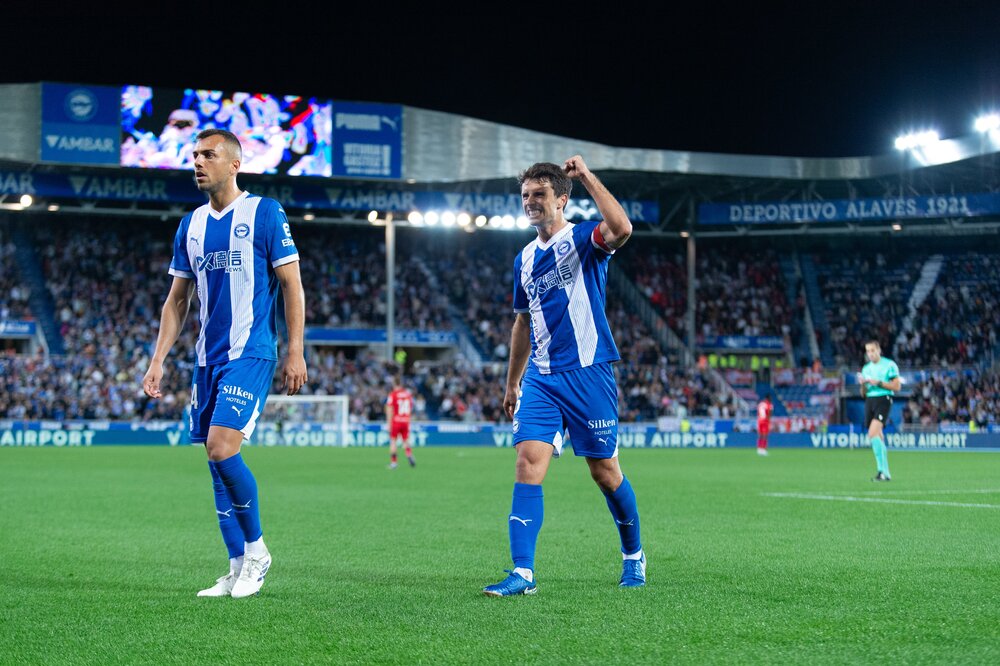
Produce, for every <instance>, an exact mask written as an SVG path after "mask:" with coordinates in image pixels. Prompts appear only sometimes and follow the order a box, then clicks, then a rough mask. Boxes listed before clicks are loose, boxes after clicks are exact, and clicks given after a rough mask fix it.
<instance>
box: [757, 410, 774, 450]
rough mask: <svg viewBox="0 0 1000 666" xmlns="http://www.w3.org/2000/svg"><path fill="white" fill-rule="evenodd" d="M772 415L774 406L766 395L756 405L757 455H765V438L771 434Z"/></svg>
mask: <svg viewBox="0 0 1000 666" xmlns="http://www.w3.org/2000/svg"><path fill="white" fill-rule="evenodd" d="M773 413H774V405H773V404H772V403H771V396H769V395H766V396H764V399H763V400H761V401H760V402H759V403H757V455H761V456H766V455H767V436H768V434H769V433H770V432H771V414H773Z"/></svg>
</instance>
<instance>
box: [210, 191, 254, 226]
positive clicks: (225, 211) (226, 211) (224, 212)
mask: <svg viewBox="0 0 1000 666" xmlns="http://www.w3.org/2000/svg"><path fill="white" fill-rule="evenodd" d="M247 194H249V193H248V192H247V191H246V190H244V191H243V192H241V193H240V196H238V197H236V198H235V199H233V200H232V202H231V203H230V204H229V205H228V206H226V207H225V208H223V209H222V212H221V213H217V212H216V211H215V209H214V208H212V204H210V203H208V204H205V205H206V206H208V214H209V215H211V216H212V217H213V218H214V219H216V220H221V219H222V218H224V217H225V216H226V215H228V214H229V211H231V210H232V209H233V208H236V204H238V203H239V202H240V201H242V200H243V198H244V197H246V195H247Z"/></svg>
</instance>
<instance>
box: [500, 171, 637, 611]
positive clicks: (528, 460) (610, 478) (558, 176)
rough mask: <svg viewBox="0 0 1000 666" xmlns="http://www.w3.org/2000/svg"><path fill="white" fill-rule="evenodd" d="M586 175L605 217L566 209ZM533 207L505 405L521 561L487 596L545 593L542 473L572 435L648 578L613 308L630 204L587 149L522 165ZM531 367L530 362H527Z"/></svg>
mask: <svg viewBox="0 0 1000 666" xmlns="http://www.w3.org/2000/svg"><path fill="white" fill-rule="evenodd" d="M574 178H575V179H578V180H579V181H580V182H581V183H582V184H583V186H584V187H585V188H586V189H587V192H588V193H589V194H590V196H591V197H592V198H593V199H594V203H595V204H596V205H597V209H598V210H599V211H600V213H601V216H602V217H603V218H604V219H603V221H601V222H585V223H581V224H572V223H570V222H568V221H567V220H566V217H565V214H564V211H565V208H566V204H567V202H568V201H569V195H570V191H571V189H572V186H573V181H572V179H574ZM519 182H520V185H521V200H522V205H523V208H524V214H525V215H526V216H527V217H528V220H529V221H530V223H531V224H532V226H534V227H535V230H536V232H537V234H538V236H537V238H536V239H535V240H534V241H532V242H531V243H529V244H528V245H527V246H526V247H525V248H524V250H522V251H521V253H520V254H518V255H517V257H515V259H514V311H515V312H516V313H517V315H516V318H515V320H514V329H513V331H512V332H511V343H510V365H509V368H508V371H507V391H506V395H505V396H504V408H505V409H506V411H507V415H508V416H510V417H511V418H512V420H513V430H514V446H515V447H517V466H516V471H515V483H514V494H513V501H512V503H511V512H510V515H509V516H508V520H507V525H508V531H509V536H510V551H511V557H512V559H513V560H514V569H513V570H512V571H510V572H509V574H510V575H509V576H508V577H507V578H506V579H505V580H503V581H501V582H499V583H497V584H495V585H490V586H488V587H486V588H485V589H484V590H483V592H484V593H485V594H487V595H491V596H498V597H505V596H511V595H516V594H534V593H535V592H536V591H537V589H538V588H537V585H536V582H535V576H534V565H535V544H536V542H537V539H538V531H539V529H540V528H541V526H542V516H543V501H542V485H541V484H542V481H543V480H544V479H545V474H546V472H547V471H548V468H549V463H550V462H551V460H552V457H553V456H557V457H558V456H559V455H560V454H561V453H562V446H563V438H564V436H565V434H566V433H568V434H569V438H570V440H571V442H572V444H573V453H574V454H575V455H578V456H584V457H585V458H586V460H587V465H588V466H589V467H590V474H591V476H592V477H593V479H594V481H595V482H596V483H597V485H598V487H599V488H600V489H601V492H602V493H604V496H605V499H606V500H607V504H608V508H609V509H610V510H611V515H612V517H613V518H614V520H615V523H616V525H617V526H618V532H619V536H620V538H621V544H622V556H623V558H624V561H623V565H622V576H621V579H620V581H619V584H620V585H621V586H623V587H640V586H642V585H645V583H646V557H645V555H644V554H643V551H642V542H641V539H640V537H639V512H638V509H637V508H636V501H635V493H634V492H633V491H632V486H631V484H629V481H628V479H627V478H625V476H624V475H623V474H622V471H621V467H620V466H619V464H618V388H617V386H616V384H615V376H614V372H613V370H612V368H611V364H612V363H613V362H614V361H617V360H619V356H618V349H617V347H616V346H615V341H614V338H612V337H611V329H610V327H609V326H608V320H607V317H606V316H605V313H604V310H605V287H606V283H607V277H608V261H610V259H611V256H612V255H613V254H614V253H615V252H616V250H618V249H619V248H620V247H621V246H622V245H624V244H625V242H626V241H627V240H628V238H629V236H630V235H631V234H632V223H631V222H630V221H629V219H628V216H627V215H626V214H625V210H624V209H623V208H622V206H621V204H619V203H618V201H617V200H616V199H615V198H614V196H612V194H611V193H610V192H609V191H608V190H607V188H605V187H604V185H603V184H602V183H601V181H600V180H598V178H597V176H595V175H594V174H593V173H592V172H591V171H590V170H589V169H588V168H587V165H586V164H585V163H584V161H583V158H582V157H580V156H579V155H576V156H574V157H571V158H570V159H568V160H566V163H565V165H564V166H563V167H562V168H560V167H559V166H558V165H556V164H551V163H539V164H535V165H534V166H532V167H531V168H529V169H528V170H527V171H525V172H524V173H522V174H521V176H520V178H519ZM526 368H527V371H525V369H526Z"/></svg>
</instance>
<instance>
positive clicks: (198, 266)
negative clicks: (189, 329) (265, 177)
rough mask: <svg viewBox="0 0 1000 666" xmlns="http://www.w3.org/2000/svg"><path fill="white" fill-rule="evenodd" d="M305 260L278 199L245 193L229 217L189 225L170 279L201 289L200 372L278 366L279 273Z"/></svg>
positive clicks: (196, 215) (203, 216) (181, 233)
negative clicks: (263, 362)
mask: <svg viewBox="0 0 1000 666" xmlns="http://www.w3.org/2000/svg"><path fill="white" fill-rule="evenodd" d="M298 260H299V253H298V250H297V249H296V247H295V241H293V240H292V232H291V230H290V228H289V226H288V218H287V217H286V216H285V211H284V210H283V209H282V208H281V204H279V203H278V202H277V201H275V200H274V199H265V198H263V197H259V196H257V195H254V194H249V193H247V192H243V193H242V194H241V195H240V196H238V197H237V198H236V200H235V201H233V202H232V203H231V204H229V205H228V206H227V207H226V209H225V210H224V211H222V212H216V211H214V210H212V207H211V206H210V205H209V204H205V205H204V206H202V207H200V208H198V209H197V210H195V211H194V212H193V213H191V214H189V215H187V216H185V217H184V219H183V220H181V224H180V226H179V227H178V229H177V236H176V237H175V238H174V257H173V259H172V260H171V262H170V271H169V272H170V274H171V275H173V276H175V277H182V278H189V279H193V280H194V281H195V285H196V287H197V292H198V301H199V303H200V306H201V309H200V312H199V318H200V320H201V332H200V333H199V335H198V342H197V344H196V345H195V352H196V354H197V357H198V365H199V366H206V365H215V364H217V363H227V362H229V361H232V360H235V359H238V358H260V359H269V360H277V359H278V333H277V330H276V327H275V311H276V310H275V306H276V299H277V295H278V278H277V276H276V275H275V273H274V269H275V268H276V267H278V266H283V265H284V264H288V263H291V262H293V261H298Z"/></svg>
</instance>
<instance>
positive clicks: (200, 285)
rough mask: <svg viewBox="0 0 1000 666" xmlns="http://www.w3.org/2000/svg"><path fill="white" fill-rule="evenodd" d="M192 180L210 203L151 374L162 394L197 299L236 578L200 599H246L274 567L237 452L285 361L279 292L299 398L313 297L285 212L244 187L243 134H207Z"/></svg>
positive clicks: (191, 230) (210, 437) (154, 393)
mask: <svg viewBox="0 0 1000 666" xmlns="http://www.w3.org/2000/svg"><path fill="white" fill-rule="evenodd" d="M197 138H198V142H197V143H196V144H195V148H194V171H195V182H196V184H197V186H198V189H199V190H201V191H202V192H205V193H206V194H208V203H207V204H205V205H204V206H201V207H200V208H198V209H197V210H195V211H194V212H193V213H191V214H190V215H187V216H186V217H184V219H183V220H181V223H180V227H179V228H178V229H177V235H176V237H175V239H174V256H173V260H172V261H171V262H170V271H169V272H170V274H171V275H172V276H173V283H172V284H171V286H170V293H169V294H168V295H167V300H166V302H165V303H164V304H163V311H162V313H161V315H160V332H159V334H158V336H157V339H156V348H155V350H154V352H153V357H152V359H151V360H150V364H149V370H148V371H147V372H146V376H145V378H144V379H143V389H144V390H145V392H146V394H147V395H148V396H150V397H151V398H159V397H160V396H161V391H160V382H161V381H162V379H163V361H164V359H165V358H166V356H167V354H168V353H169V352H170V349H171V347H173V345H174V342H176V341H177V336H178V335H179V334H180V332H181V330H182V329H183V326H184V320H185V319H186V318H187V314H188V310H189V309H190V307H191V297H192V296H193V295H194V293H195V291H197V294H198V302H199V307H200V313H199V314H200V321H201V332H200V334H199V336H198V342H197V345H196V348H195V349H196V353H197V364H196V368H195V374H194V386H192V388H191V439H192V441H194V442H202V443H204V444H205V450H206V451H207V453H208V467H209V470H210V471H211V473H212V482H213V488H214V491H215V508H216V513H217V514H218V517H219V527H220V529H221V530H222V538H223V541H224V542H225V544H226V547H227V549H228V551H229V560H230V568H229V573H228V574H227V575H225V576H223V577H221V578H219V579H218V581H217V582H216V584H215V585H214V586H212V587H210V588H208V589H205V590H202V591H201V592H199V593H198V596H205V597H222V596H233V597H247V596H250V595H252V594H256V593H257V592H259V591H260V588H261V585H263V583H264V576H265V574H267V571H268V569H269V568H270V566H271V554H270V552H269V551H268V549H267V547H266V546H265V545H264V538H263V530H262V529H261V526H260V508H259V506H258V501H257V500H258V497H257V481H256V480H255V479H254V476H253V474H252V473H251V472H250V469H249V468H248V467H247V465H246V463H245V462H244V461H243V457H242V456H241V455H240V445H241V444H242V443H243V440H249V439H250V435H251V434H253V431H254V427H255V426H256V425H257V418H258V417H259V416H260V414H261V412H262V411H263V410H264V402H265V401H266V400H267V394H268V391H269V389H270V386H271V380H272V379H273V378H274V371H275V368H276V366H277V361H278V336H277V331H276V327H275V313H276V299H277V295H278V287H279V286H280V287H281V292H282V295H283V296H284V300H285V320H286V322H287V324H288V357H287V359H286V362H285V366H284V384H285V386H286V387H287V390H288V394H289V395H294V394H295V393H297V392H298V390H299V389H300V388H301V387H302V385H303V384H304V383H305V382H306V379H307V374H306V363H305V357H304V348H303V328H304V320H305V295H304V293H303V290H302V280H301V277H300V275H299V254H298V250H297V249H296V247H295V242H294V241H293V240H292V234H291V230H290V228H289V226H288V220H287V218H286V216H285V211H284V210H282V208H281V205H280V204H279V203H278V202H277V201H274V200H273V199H266V198H263V197H259V196H256V195H253V194H249V193H248V192H244V191H241V190H240V189H239V187H238V186H237V184H236V174H237V173H238V171H239V168H240V162H241V160H242V150H241V147H240V142H239V139H237V138H236V136H235V135H233V134H232V133H230V132H227V131H225V130H217V129H210V130H205V131H203V132H201V133H200V134H199V135H198V137H197Z"/></svg>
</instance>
